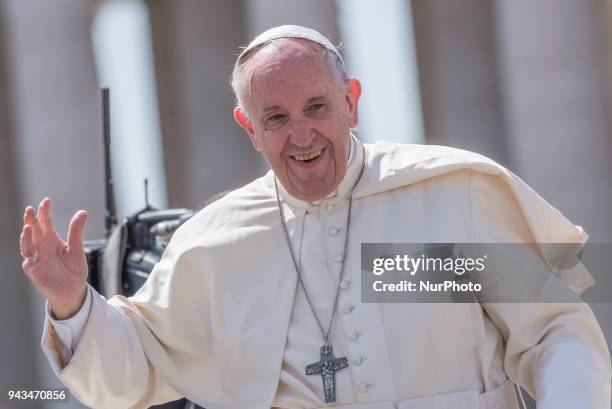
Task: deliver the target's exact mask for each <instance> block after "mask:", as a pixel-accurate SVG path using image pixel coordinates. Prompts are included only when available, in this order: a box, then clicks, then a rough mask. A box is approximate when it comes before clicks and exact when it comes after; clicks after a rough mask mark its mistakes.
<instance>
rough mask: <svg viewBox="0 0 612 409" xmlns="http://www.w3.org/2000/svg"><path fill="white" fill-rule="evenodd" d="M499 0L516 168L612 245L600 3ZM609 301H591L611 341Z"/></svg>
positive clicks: (610, 147)
mask: <svg viewBox="0 0 612 409" xmlns="http://www.w3.org/2000/svg"><path fill="white" fill-rule="evenodd" d="M494 5H495V12H496V13H495V15H496V24H497V27H498V39H499V46H500V55H501V60H500V61H501V64H500V66H501V67H502V76H501V78H502V89H503V91H502V94H503V103H504V107H505V115H506V124H507V128H506V132H507V135H508V139H507V141H508V149H509V156H510V163H511V168H512V169H513V170H514V171H515V172H516V173H518V174H519V175H520V176H521V177H522V178H523V179H524V180H525V181H526V182H527V183H528V184H529V185H530V186H532V187H533V188H534V189H535V190H536V191H537V192H538V193H540V195H542V196H543V197H544V198H545V199H546V200H547V201H549V202H550V203H551V204H552V205H553V206H555V207H556V208H558V209H559V210H560V211H561V212H562V213H563V214H564V215H566V216H567V217H568V218H569V219H570V220H571V221H572V222H574V223H575V224H578V225H581V226H583V227H584V228H585V230H586V231H587V233H588V234H589V235H590V240H591V242H607V243H611V242H612V212H610V209H612V184H611V183H610V180H612V161H610V156H611V155H612V138H611V137H610V135H611V131H612V129H611V127H610V121H609V113H610V107H609V97H610V87H609V78H610V77H609V76H608V75H607V72H606V61H605V58H606V53H605V52H604V50H605V49H606V46H605V42H604V39H605V36H604V26H603V18H602V16H603V15H604V10H603V8H602V2H600V1H597V0H584V1H573V0H541V1H535V2H534V1H530V0H514V1H511V2H508V1H503V0H497V1H496V2H494ZM610 305H612V304H610V303H598V304H591V308H592V309H593V311H594V312H595V315H596V316H597V318H598V320H599V322H600V325H601V326H602V329H603V331H604V334H605V335H606V338H607V340H608V344H609V345H610V343H611V342H612V314H610ZM534 407H535V406H534Z"/></svg>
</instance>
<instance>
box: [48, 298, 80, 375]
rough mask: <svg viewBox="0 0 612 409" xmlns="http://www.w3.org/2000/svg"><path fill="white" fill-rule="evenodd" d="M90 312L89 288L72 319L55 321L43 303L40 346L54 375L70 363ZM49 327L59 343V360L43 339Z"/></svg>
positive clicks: (49, 309)
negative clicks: (53, 331) (43, 321)
mask: <svg viewBox="0 0 612 409" xmlns="http://www.w3.org/2000/svg"><path fill="white" fill-rule="evenodd" d="M90 310H91V290H90V287H89V286H88V287H87V292H86V296H85V301H84V302H83V305H82V306H81V308H80V309H79V311H78V312H77V313H76V314H75V315H74V316H73V317H71V318H69V319H67V320H56V319H55V316H54V315H53V312H52V311H51V308H50V307H49V303H45V324H44V329H43V342H42V343H41V346H42V348H43V352H44V353H45V355H46V357H47V359H48V360H49V363H50V364H51V367H52V368H53V371H54V372H55V374H56V375H58V374H59V372H60V371H61V369H62V368H63V367H64V366H66V364H67V363H68V362H69V361H70V358H71V357H72V353H73V352H74V350H75V349H76V346H77V345H78V343H79V340H80V339H81V336H82V335H83V330H84V329H85V324H86V323H87V318H88V317H89V311H90ZM51 326H53V329H54V330H55V334H56V335H57V338H58V340H59V341H60V343H59V344H58V345H57V347H58V348H59V358H60V359H56V356H55V354H54V353H53V352H52V349H51V348H49V347H48V346H47V345H46V344H45V342H44V340H45V339H48V338H49V333H50V331H51V328H50V327H51Z"/></svg>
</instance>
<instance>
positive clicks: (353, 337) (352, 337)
mask: <svg viewBox="0 0 612 409" xmlns="http://www.w3.org/2000/svg"><path fill="white" fill-rule="evenodd" d="M348 337H349V339H350V340H351V341H357V339H358V338H359V333H358V332H355V331H353V332H351V333H350V334H349V336H348Z"/></svg>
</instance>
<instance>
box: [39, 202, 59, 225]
mask: <svg viewBox="0 0 612 409" xmlns="http://www.w3.org/2000/svg"><path fill="white" fill-rule="evenodd" d="M38 220H39V221H40V223H41V224H42V228H43V230H44V232H45V233H52V232H54V231H55V228H54V227H53V219H52V218H51V199H50V198H48V197H45V198H44V199H43V200H42V202H40V205H39V206H38Z"/></svg>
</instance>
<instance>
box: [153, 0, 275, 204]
mask: <svg viewBox="0 0 612 409" xmlns="http://www.w3.org/2000/svg"><path fill="white" fill-rule="evenodd" d="M148 5H149V7H150V11H151V22H152V27H153V30H152V31H153V47H154V54H155V63H156V71H157V83H158V90H159V98H160V113H161V121H162V132H163V146H164V158H165V166H166V179H167V183H168V196H169V203H170V206H171V207H197V206H198V205H199V203H200V202H202V201H204V200H205V199H207V198H208V197H210V196H211V195H213V194H214V193H216V192H219V191H222V190H226V189H235V188H237V187H240V186H241V185H243V184H246V183H248V182H250V181H251V180H253V179H254V178H255V177H257V176H259V175H263V173H264V168H263V166H262V164H261V162H260V159H259V156H258V154H257V153H256V152H255V151H254V150H253V149H252V147H251V144H250V141H249V139H248V137H247V135H246V134H245V133H244V132H243V131H242V129H241V128H240V127H239V126H238V125H236V124H235V123H234V120H233V114H232V111H233V107H234V97H233V95H232V90H231V87H230V83H229V80H230V74H231V69H232V65H233V62H234V59H235V55H236V53H237V52H238V46H240V45H243V44H244V43H245V41H246V35H245V32H244V23H243V10H242V2H241V1H238V0H228V1H224V2H223V3H222V4H221V3H220V2H218V1H213V0H207V1H203V0H176V1H172V2H166V1H148Z"/></svg>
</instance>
